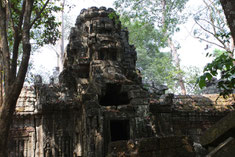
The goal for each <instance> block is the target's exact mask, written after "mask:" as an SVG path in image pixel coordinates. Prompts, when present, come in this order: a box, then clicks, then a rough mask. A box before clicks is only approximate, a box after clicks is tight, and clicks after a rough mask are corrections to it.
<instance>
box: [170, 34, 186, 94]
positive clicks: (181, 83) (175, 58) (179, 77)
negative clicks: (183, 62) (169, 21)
mask: <svg viewBox="0 0 235 157" xmlns="http://www.w3.org/2000/svg"><path fill="white" fill-rule="evenodd" d="M167 41H168V45H169V46H170V48H171V55H172V60H173V63H174V64H175V67H176V69H177V71H178V72H179V74H178V75H177V81H178V83H179V86H180V88H181V94H182V95H186V88H185V85H184V80H183V76H182V74H181V72H180V71H181V68H180V59H179V54H178V53H177V49H176V47H175V45H174V43H173V42H172V40H171V39H170V38H168V40H167Z"/></svg>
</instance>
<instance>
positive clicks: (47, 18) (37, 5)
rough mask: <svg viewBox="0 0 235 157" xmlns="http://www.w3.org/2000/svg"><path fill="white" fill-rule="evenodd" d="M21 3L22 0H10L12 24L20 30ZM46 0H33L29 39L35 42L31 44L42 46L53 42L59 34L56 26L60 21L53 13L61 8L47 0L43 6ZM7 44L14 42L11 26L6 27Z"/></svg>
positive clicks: (11, 44) (10, 44)
mask: <svg viewBox="0 0 235 157" xmlns="http://www.w3.org/2000/svg"><path fill="white" fill-rule="evenodd" d="M22 3H23V1H22V0H20V1H16V0H13V1H11V6H12V7H11V16H12V25H14V27H15V28H16V27H17V28H19V27H20V30H18V31H20V32H21V31H22V30H21V29H22V26H21V25H22V23H21V21H20V20H21V19H22ZM45 3H46V0H35V1H34V5H33V10H32V16H31V22H32V24H31V25H32V29H31V32H30V35H31V39H32V41H33V42H34V43H35V44H34V45H33V46H43V45H44V44H55V42H56V40H57V39H58V37H59V36H60V32H59V30H58V26H59V25H60V22H57V21H56V17H55V13H56V12H58V11H60V10H61V7H59V6H56V4H55V1H49V3H48V4H47V6H46V7H45V8H43V7H44V5H45ZM8 31H9V32H8V41H9V46H10V47H12V46H13V43H14V33H15V32H14V30H13V29H12V27H9V29H8Z"/></svg>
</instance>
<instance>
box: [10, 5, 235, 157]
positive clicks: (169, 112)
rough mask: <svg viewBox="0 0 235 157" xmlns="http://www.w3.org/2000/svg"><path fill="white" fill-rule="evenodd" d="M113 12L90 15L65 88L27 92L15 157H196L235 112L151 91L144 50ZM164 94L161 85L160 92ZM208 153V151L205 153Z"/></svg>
mask: <svg viewBox="0 0 235 157" xmlns="http://www.w3.org/2000/svg"><path fill="white" fill-rule="evenodd" d="M113 12H114V10H113V9H106V8H105V7H101V8H96V7H91V8H89V9H87V10H85V9H84V10H82V11H81V14H80V15H79V16H78V18H77V20H76V24H75V27H73V28H72V30H71V34H70V37H69V44H68V46H67V50H66V55H65V60H64V70H63V71H62V72H61V74H60V76H59V83H58V84H53V83H52V84H49V85H48V84H42V80H41V78H40V76H38V77H37V78H36V81H35V85H34V86H31V87H25V88H24V89H23V90H22V93H21V95H20V98H19V100H18V104H17V108H16V112H15V116H14V122H13V125H12V127H11V132H10V139H9V148H10V149H9V156H10V157H124V156H125V157H128V156H129V157H193V156H196V154H202V155H203V153H204V154H205V152H206V150H203V149H201V148H199V147H196V145H198V143H200V141H199V137H200V136H201V135H202V132H203V131H205V130H206V129H208V128H209V127H211V126H212V125H213V124H214V123H216V122H217V121H218V120H219V119H221V118H222V117H224V116H225V115H226V114H227V113H229V112H230V111H232V110H234V99H228V100H224V99H222V98H220V99H218V100H217V101H216V98H217V95H207V96H175V95H173V94H165V90H166V89H165V88H159V90H156V91H155V92H151V93H150V92H148V90H146V89H145V88H144V87H143V85H142V82H141V75H140V73H139V71H138V70H137V69H136V66H135V64H136V59H137V55H136V51H135V48H134V47H133V46H132V45H130V44H129V43H128V32H127V30H124V29H122V28H121V23H120V22H119V21H118V20H117V18H113V19H111V18H109V14H110V13H113ZM159 87H160V86H159ZM199 149H200V150H199Z"/></svg>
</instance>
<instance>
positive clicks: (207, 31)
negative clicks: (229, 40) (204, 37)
mask: <svg viewBox="0 0 235 157" xmlns="http://www.w3.org/2000/svg"><path fill="white" fill-rule="evenodd" d="M194 21H195V22H196V24H197V25H198V26H199V27H200V28H201V29H202V30H204V31H205V32H207V33H209V34H211V35H212V36H213V37H214V38H215V39H217V40H218V41H219V42H220V43H221V44H222V45H223V46H224V48H226V45H225V43H224V42H223V41H222V40H220V39H219V38H218V37H217V36H216V35H215V34H214V33H212V32H210V31H209V30H207V29H205V28H204V27H203V26H202V25H201V24H199V23H198V21H197V20H194Z"/></svg>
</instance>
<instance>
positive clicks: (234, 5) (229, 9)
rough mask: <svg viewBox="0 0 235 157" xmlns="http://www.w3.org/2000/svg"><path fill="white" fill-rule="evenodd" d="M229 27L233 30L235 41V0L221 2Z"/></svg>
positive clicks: (221, 0) (222, 0)
mask: <svg viewBox="0 0 235 157" xmlns="http://www.w3.org/2000/svg"><path fill="white" fill-rule="evenodd" d="M220 3H221V4H222V7H223V10H224V14H225V16H226V19H227V22H228V26H229V28H230V30H231V35H232V38H233V40H235V0H220Z"/></svg>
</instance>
